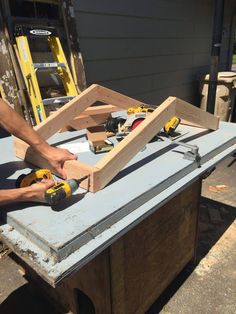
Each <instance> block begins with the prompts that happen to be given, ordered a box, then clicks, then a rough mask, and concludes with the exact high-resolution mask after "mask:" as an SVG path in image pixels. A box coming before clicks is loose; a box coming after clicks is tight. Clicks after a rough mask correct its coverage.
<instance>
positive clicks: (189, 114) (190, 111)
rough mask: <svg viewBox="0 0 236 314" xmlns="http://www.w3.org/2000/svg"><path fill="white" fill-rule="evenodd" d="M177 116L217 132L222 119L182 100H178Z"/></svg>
mask: <svg viewBox="0 0 236 314" xmlns="http://www.w3.org/2000/svg"><path fill="white" fill-rule="evenodd" d="M175 113H176V116H177V117H179V118H183V119H185V120H187V121H189V122H191V123H194V124H197V125H201V126H202V127H204V128H206V129H210V130H217V129H218V128H219V121H220V118H219V117H216V116H214V115H212V114H210V113H209V112H206V111H204V110H202V109H199V108H197V107H195V106H193V105H191V104H189V103H188V102H186V101H183V100H182V99H179V98H177V99H176V112H175Z"/></svg>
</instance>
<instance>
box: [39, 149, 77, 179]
mask: <svg viewBox="0 0 236 314" xmlns="http://www.w3.org/2000/svg"><path fill="white" fill-rule="evenodd" d="M42 156H43V157H44V158H45V159H47V161H48V162H49V163H50V164H51V165H52V167H53V168H54V169H55V170H56V172H57V173H58V174H59V175H60V176H61V177H62V178H63V179H66V172H65V170H64V169H63V166H64V163H65V161H67V160H76V156H75V155H73V154H72V153H70V152H69V151H68V150H66V149H62V148H56V147H52V146H49V147H48V149H47V151H46V153H45V152H44V153H43V154H42Z"/></svg>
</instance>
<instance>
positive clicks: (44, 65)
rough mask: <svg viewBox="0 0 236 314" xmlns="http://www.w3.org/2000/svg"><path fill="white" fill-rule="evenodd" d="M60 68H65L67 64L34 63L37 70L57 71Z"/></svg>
mask: <svg viewBox="0 0 236 314" xmlns="http://www.w3.org/2000/svg"><path fill="white" fill-rule="evenodd" d="M58 67H62V68H65V63H63V62H59V63H58V62H46V63H34V68H35V69H48V68H50V69H55V68H58Z"/></svg>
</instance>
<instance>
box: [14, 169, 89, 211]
mask: <svg viewBox="0 0 236 314" xmlns="http://www.w3.org/2000/svg"><path fill="white" fill-rule="evenodd" d="M87 178H88V176H84V177H82V178H80V179H78V180H77V179H70V180H67V181H57V182H55V185H54V186H52V187H51V188H49V189H48V190H47V191H46V192H45V200H46V202H47V203H48V204H50V205H55V204H57V203H59V202H60V201H62V200H63V199H65V198H68V197H70V196H71V195H72V194H73V193H74V192H75V191H76V190H77V189H78V188H79V185H80V183H81V182H82V181H84V180H85V179H87ZM43 179H53V175H52V173H51V171H50V170H49V169H39V170H35V171H34V170H32V171H31V173H29V174H22V175H20V176H19V178H18V179H17V180H16V187H17V188H23V187H27V186H30V185H32V184H34V183H37V182H40V181H42V180H43Z"/></svg>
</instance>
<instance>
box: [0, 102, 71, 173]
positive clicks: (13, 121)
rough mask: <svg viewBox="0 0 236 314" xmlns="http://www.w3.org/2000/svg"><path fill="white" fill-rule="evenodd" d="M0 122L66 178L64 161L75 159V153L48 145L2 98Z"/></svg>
mask: <svg viewBox="0 0 236 314" xmlns="http://www.w3.org/2000/svg"><path fill="white" fill-rule="evenodd" d="M0 124H1V125H2V127H3V128H4V129H6V130H7V131H8V132H10V133H11V134H13V135H15V136H16V137H19V138H20V139H22V140H23V141H25V142H26V143H28V144H29V145H30V146H31V147H32V148H33V149H34V150H35V151H36V152H37V153H38V154H40V155H41V156H42V157H43V158H45V159H47V160H48V161H49V163H50V164H51V165H52V166H53V168H54V169H55V170H56V171H57V173H58V174H60V175H61V176H62V177H63V178H66V173H65V171H64V170H63V165H64V162H65V161H66V160H75V159H76V157H75V155H73V154H71V153H70V152H69V151H68V150H65V149H60V148H55V147H52V146H50V145H49V144H48V143H47V142H46V141H45V140H44V139H42V138H41V137H40V136H39V134H38V133H37V132H35V131H34V129H33V128H31V127H30V126H29V125H28V124H27V123H26V121H25V120H24V119H23V118H22V117H21V116H20V115H19V114H18V113H16V112H15V111H14V110H13V109H12V108H11V107H10V106H9V105H8V104H7V103H6V102H5V101H3V100H2V99H0Z"/></svg>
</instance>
